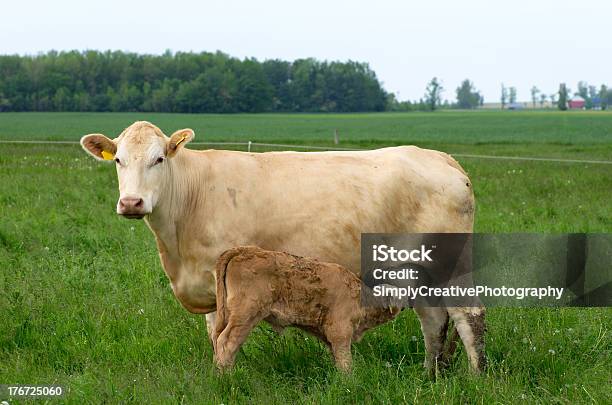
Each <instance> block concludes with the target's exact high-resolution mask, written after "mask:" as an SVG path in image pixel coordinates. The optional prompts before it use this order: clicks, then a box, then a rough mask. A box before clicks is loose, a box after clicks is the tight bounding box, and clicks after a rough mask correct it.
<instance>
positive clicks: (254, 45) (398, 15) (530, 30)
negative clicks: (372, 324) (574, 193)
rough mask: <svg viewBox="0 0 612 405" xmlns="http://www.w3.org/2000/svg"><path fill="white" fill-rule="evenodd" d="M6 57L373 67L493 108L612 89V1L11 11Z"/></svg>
mask: <svg viewBox="0 0 612 405" xmlns="http://www.w3.org/2000/svg"><path fill="white" fill-rule="evenodd" d="M2 3H3V4H2V5H1V12H0V13H1V14H0V21H1V22H0V38H1V39H0V54H16V53H17V54H22V55H23V54H30V55H32V54H37V53H39V52H45V51H48V50H72V49H77V50H85V49H97V50H107V49H111V50H124V51H132V52H140V53H153V54H160V53H163V52H164V51H165V50H167V49H170V50H172V51H194V52H201V51H209V52H214V51H217V50H220V51H222V52H225V53H227V54H229V55H232V56H235V57H239V58H244V57H255V58H257V59H259V60H265V59H284V60H295V59H299V58H306V57H314V58H317V59H320V60H340V61H346V60H349V59H350V60H356V61H360V62H367V63H369V65H370V67H371V68H372V69H373V70H374V71H375V72H376V74H377V76H378V78H379V79H380V80H381V81H382V83H383V85H384V87H385V89H386V90H387V91H389V92H393V93H395V94H396V95H397V96H398V98H399V99H400V100H406V99H410V100H415V99H419V98H421V97H422V96H423V94H424V92H425V87H426V84H427V82H428V81H429V80H431V78H432V77H434V76H436V77H438V78H440V79H441V80H442V84H443V86H444V88H445V91H444V93H443V98H446V99H449V100H453V99H454V98H455V89H456V88H457V86H458V85H459V84H460V83H461V81H462V80H463V79H466V78H469V79H470V80H471V81H473V82H474V84H475V86H476V88H477V89H478V90H480V91H481V93H482V94H483V95H484V98H485V102H498V101H499V97H500V86H501V83H504V84H505V85H506V86H507V87H508V86H514V87H516V88H517V91H518V99H519V100H520V101H527V100H529V99H530V88H531V87H532V86H534V85H535V86H537V87H538V88H539V89H541V90H542V91H543V92H544V93H545V94H551V93H553V92H556V90H557V89H558V87H559V83H561V82H566V83H567V84H568V86H569V87H570V89H571V90H572V92H573V91H575V90H576V88H577V86H576V84H577V82H578V81H579V80H585V81H587V82H589V84H595V85H597V86H598V87H599V86H600V85H601V84H603V83H605V84H608V85H612V29H611V28H610V26H612V24H611V23H610V21H612V20H610V16H611V15H612V1H610V0H574V1H568V0H511V1H508V0H506V1H498V0H462V1H457V0H438V1H432V0H429V1H410V0H404V1H388V0H378V1H374V0H369V1H361V0H352V1H345V0H326V1H321V0H308V1H299V2H297V1H291V0H285V1H277V0H273V1H270V0H224V1H207V0H166V1H163V2H162V1H157V0H149V1H141V0H122V1H119V0H104V1H97V2H91V1H84V0H79V1H75V0H54V1H45V0H43V1H32V0H20V1H7V0H4V1H2Z"/></svg>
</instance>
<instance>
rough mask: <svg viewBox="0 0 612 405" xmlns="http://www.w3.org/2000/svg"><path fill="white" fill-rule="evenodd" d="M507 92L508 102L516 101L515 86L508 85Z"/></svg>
mask: <svg viewBox="0 0 612 405" xmlns="http://www.w3.org/2000/svg"><path fill="white" fill-rule="evenodd" d="M509 94H510V95H509V96H508V100H509V101H510V104H514V103H516V87H514V86H512V87H510V91H509Z"/></svg>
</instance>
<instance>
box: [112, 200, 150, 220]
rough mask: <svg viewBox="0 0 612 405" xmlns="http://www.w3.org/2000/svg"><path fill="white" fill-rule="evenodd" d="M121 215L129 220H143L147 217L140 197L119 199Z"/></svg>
mask: <svg viewBox="0 0 612 405" xmlns="http://www.w3.org/2000/svg"><path fill="white" fill-rule="evenodd" d="M118 208H119V209H118V210H117V211H118V213H119V214H121V215H123V216H124V217H127V218H136V219H139V218H142V217H144V216H145V214H146V212H144V201H143V200H142V198H138V197H123V198H120V199H119V207H118Z"/></svg>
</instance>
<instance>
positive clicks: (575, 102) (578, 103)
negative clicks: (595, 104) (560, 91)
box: [567, 96, 585, 110]
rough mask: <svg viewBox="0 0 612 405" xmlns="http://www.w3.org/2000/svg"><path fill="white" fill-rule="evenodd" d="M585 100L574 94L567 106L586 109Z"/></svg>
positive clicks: (573, 108) (574, 108)
mask: <svg viewBox="0 0 612 405" xmlns="http://www.w3.org/2000/svg"><path fill="white" fill-rule="evenodd" d="M584 104H585V101H584V99H583V98H582V97H580V96H574V97H572V98H571V99H570V101H568V102H567V106H568V107H569V108H570V109H572V110H582V109H584Z"/></svg>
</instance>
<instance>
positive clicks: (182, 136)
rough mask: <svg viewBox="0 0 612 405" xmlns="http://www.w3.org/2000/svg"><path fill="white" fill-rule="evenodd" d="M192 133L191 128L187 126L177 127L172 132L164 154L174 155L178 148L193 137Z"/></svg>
mask: <svg viewBox="0 0 612 405" xmlns="http://www.w3.org/2000/svg"><path fill="white" fill-rule="evenodd" d="M194 135H195V134H194V132H193V129H189V128H185V129H179V130H178V131H176V132H175V133H173V134H172V136H171V137H170V140H169V141H168V146H167V147H166V156H168V157H172V156H174V155H175V154H176V152H178V150H179V149H180V148H182V147H183V146H185V144H186V143H187V142H189V141H191V140H192V139H193V137H194Z"/></svg>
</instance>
